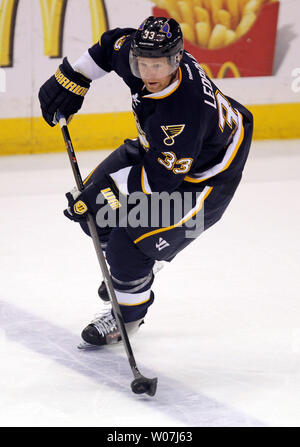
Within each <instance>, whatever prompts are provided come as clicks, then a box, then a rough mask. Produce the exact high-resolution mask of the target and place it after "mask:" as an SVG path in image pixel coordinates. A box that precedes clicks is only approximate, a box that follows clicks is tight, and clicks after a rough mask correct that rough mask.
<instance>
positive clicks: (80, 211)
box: [64, 187, 89, 222]
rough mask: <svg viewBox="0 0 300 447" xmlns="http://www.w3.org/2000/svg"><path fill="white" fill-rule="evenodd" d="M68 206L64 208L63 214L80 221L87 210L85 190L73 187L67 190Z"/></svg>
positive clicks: (84, 216)
mask: <svg viewBox="0 0 300 447" xmlns="http://www.w3.org/2000/svg"><path fill="white" fill-rule="evenodd" d="M66 198H67V199H68V205H69V207H68V208H67V209H66V210H64V215H65V216H66V217H67V218H68V219H70V220H73V221H74V222H82V221H83V220H84V219H85V218H86V216H87V213H88V212H89V205H88V201H87V195H86V193H85V191H82V192H80V191H78V189H77V188H76V187H75V188H73V189H72V190H71V191H70V192H67V194H66Z"/></svg>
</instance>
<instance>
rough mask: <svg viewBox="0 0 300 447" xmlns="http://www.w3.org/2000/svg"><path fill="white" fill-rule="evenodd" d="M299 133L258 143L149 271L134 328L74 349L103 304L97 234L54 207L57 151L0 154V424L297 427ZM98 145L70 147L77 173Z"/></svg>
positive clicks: (62, 174) (63, 167)
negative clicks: (114, 342) (149, 286)
mask: <svg viewBox="0 0 300 447" xmlns="http://www.w3.org/2000/svg"><path fill="white" fill-rule="evenodd" d="M299 144H300V142H299V141H289V142H288V141H278V142H276V141H270V142H255V143H254V145H253V148H252V151H251V156H250V159H249V162H248V164H247V168H246V170H245V175H244V179H243V182H242V184H241V185H240V187H239V189H238V191H237V193H236V196H235V197H234V199H233V201H232V203H231V205H230V207H229V208H228V210H227V211H226V213H225V215H224V217H223V219H222V220H221V221H220V222H219V223H218V224H216V225H215V226H214V227H212V228H211V229H209V230H208V231H207V232H206V233H204V234H203V235H202V236H201V237H200V238H198V239H197V240H196V241H195V242H193V243H192V244H191V245H190V246H189V247H187V248H186V249H185V250H184V251H183V252H182V253H181V254H180V255H178V257H177V258H176V259H175V260H174V261H173V262H172V263H171V264H169V265H167V266H166V267H164V269H163V270H162V271H160V272H159V273H158V274H157V277H156V280H155V283H154V291H155V294H156V300H155V303H154V304H153V306H152V307H151V309H150V310H149V313H148V316H147V319H146V324H145V325H143V326H142V328H141V330H140V332H139V333H138V334H137V335H136V337H135V338H133V339H132V347H133V349H134V354H135V358H136V361H137V364H138V367H139V369H140V370H141V372H142V373H143V374H145V375H146V376H148V377H155V376H157V377H158V391H157V394H156V396H155V397H154V398H151V397H148V396H146V395H143V396H137V395H134V394H133V393H132V392H131V390H130V382H131V380H132V375H131V371H130V368H129V366H128V363H127V359H126V355H125V354H124V350H123V347H122V346H115V347H112V348H109V349H103V350H100V351H93V352H82V351H79V350H78V349H77V348H76V345H77V343H78V342H79V341H80V332H81V330H82V328H83V327H84V326H85V325H86V324H87V323H88V322H89V321H90V319H91V318H92V317H93V316H94V314H95V313H96V312H98V311H99V308H100V306H101V305H102V304H101V303H100V301H99V299H98V297H97V288H98V285H99V283H100V281H101V273H100V270H99V266H98V263H97V259H96V255H95V253H94V248H93V245H92V243H91V241H90V239H89V238H87V237H86V236H85V235H84V234H83V233H82V232H81V231H80V229H79V228H78V225H77V224H75V223H72V222H70V221H68V220H67V219H65V218H64V216H63V214H62V210H63V208H64V207H65V205H66V200H65V198H64V193H65V192H66V191H68V190H69V189H71V187H72V186H73V185H74V181H73V177H72V172H71V169H70V167H69V161H68V158H67V155H66V154H64V153H60V154H44V155H30V156H16V157H1V158H0V199H1V219H0V246H1V251H0V276H1V280H0V284H1V287H0V358H1V362H0V393H1V400H0V425H1V426H128V427H130V426H152V427H163V426H174V427H175V426H178V427H179V426H264V425H269V426H279V425H280V426H292V425H293V426H300V355H299V353H300V299H299V297H300V293H299V290H300V287H299V286H300V275H299V259H300V238H299V234H300V223H299V222H300V201H299V194H300V173H299V172H300V170H299V166H300V150H299ZM106 155H107V152H104V151H93V152H80V153H78V159H79V164H80V167H81V170H82V174H83V176H85V175H87V174H88V173H89V171H90V170H92V169H93V168H94V167H95V166H96V165H97V164H98V163H99V161H100V160H101V159H102V157H104V156H106Z"/></svg>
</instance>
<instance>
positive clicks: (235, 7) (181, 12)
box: [151, 0, 278, 50]
mask: <svg viewBox="0 0 300 447" xmlns="http://www.w3.org/2000/svg"><path fill="white" fill-rule="evenodd" d="M151 1H153V2H154V3H155V4H156V5H157V6H158V7H160V8H163V9H166V11H168V13H169V15H170V16H171V17H173V18H174V19H175V20H177V22H179V23H180V25H181V29H182V32H183V35H184V38H185V39H187V40H188V41H190V42H191V43H193V44H195V45H198V46H200V47H202V48H207V49H209V50H215V49H218V48H223V47H226V46H228V45H230V44H232V43H234V42H236V41H237V40H238V39H240V38H241V37H242V36H243V35H244V34H246V33H247V32H248V31H249V30H250V28H251V27H252V26H253V24H254V23H255V21H256V19H257V16H258V14H259V12H260V9H261V7H262V6H263V5H264V4H266V3H273V2H275V1H278V0H151Z"/></svg>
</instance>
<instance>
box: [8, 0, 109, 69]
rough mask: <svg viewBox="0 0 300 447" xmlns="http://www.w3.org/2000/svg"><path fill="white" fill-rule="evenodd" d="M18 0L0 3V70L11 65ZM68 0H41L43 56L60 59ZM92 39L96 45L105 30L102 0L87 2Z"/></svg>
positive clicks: (105, 18) (105, 23)
mask: <svg viewBox="0 0 300 447" xmlns="http://www.w3.org/2000/svg"><path fill="white" fill-rule="evenodd" d="M18 3H19V0H0V67H11V66H12V65H13V44H14V34H15V19H16V14H17V9H18ZM66 5H67V0H40V8H41V15H42V23H43V36H44V54H45V55H46V56H49V57H61V55H62V35H63V27H64V18H65V10H66ZM89 7H90V13H91V22H92V38H93V43H96V42H97V41H98V40H99V38H100V36H101V34H103V33H104V32H105V31H107V30H108V20H107V14H106V7H105V1H104V0H89Z"/></svg>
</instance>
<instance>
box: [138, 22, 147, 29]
mask: <svg viewBox="0 0 300 447" xmlns="http://www.w3.org/2000/svg"><path fill="white" fill-rule="evenodd" d="M145 23H146V20H144V21H143V23H141V24H140V27H139V30H141V31H143V29H144V26H145Z"/></svg>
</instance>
